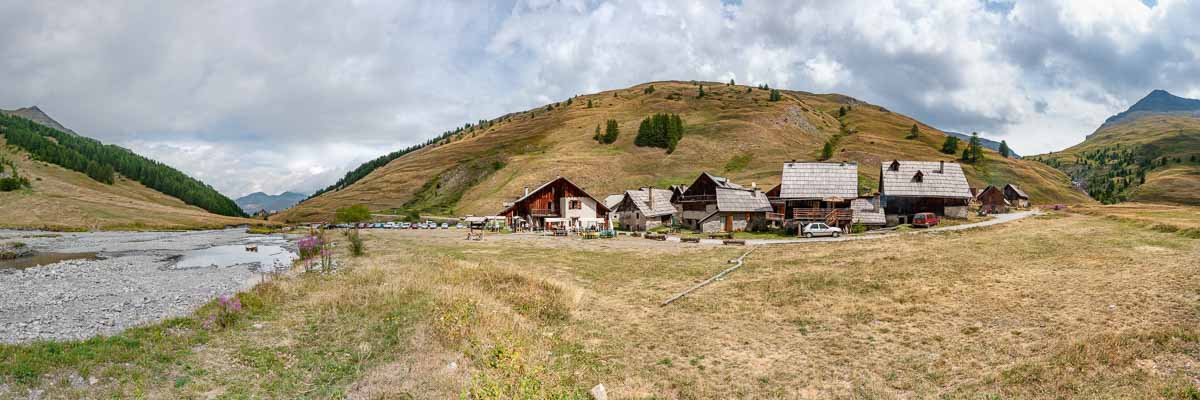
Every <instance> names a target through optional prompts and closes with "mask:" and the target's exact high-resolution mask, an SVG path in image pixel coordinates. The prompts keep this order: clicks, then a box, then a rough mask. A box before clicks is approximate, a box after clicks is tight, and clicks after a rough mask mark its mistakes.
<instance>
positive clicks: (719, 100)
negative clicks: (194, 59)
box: [273, 81, 1089, 222]
mask: <svg viewBox="0 0 1200 400" xmlns="http://www.w3.org/2000/svg"><path fill="white" fill-rule="evenodd" d="M699 84H703V85H704V91H705V93H706V95H705V96H704V97H703V98H700V97H697V95H698V94H699V86H698V85H699ZM650 86H653V87H654V88H655V90H654V91H653V92H652V93H646V89H647V88H649V87H650ZM769 95H770V92H769V91H767V90H760V89H750V88H749V87H747V86H729V85H726V84H723V83H716V82H699V83H692V82H678V81H671V82H651V83H645V84H640V85H636V86H633V87H629V88H625V89H618V90H610V91H604V92H600V93H593V94H586V95H581V96H579V97H576V98H574V99H573V101H572V103H571V105H565V101H564V102H561V103H560V106H559V107H557V108H555V109H553V110H547V109H546V107H539V108H536V109H532V110H527V111H524V112H519V113H514V114H511V115H509V116H508V117H506V118H502V119H499V120H497V122H495V123H493V124H491V125H489V126H488V127H487V128H486V129H480V130H476V131H472V132H470V133H466V134H464V135H463V137H462V138H459V139H455V140H452V141H450V142H449V143H446V144H441V145H437V146H433V147H426V148H424V149H421V150H418V151H416V152H413V153H410V154H407V155H405V156H403V157H400V158H399V159H396V160H394V161H392V162H391V163H389V164H388V165H386V166H384V167H381V168H379V169H377V170H375V171H374V172H372V173H371V174H369V175H367V176H366V177H365V178H363V179H362V180H360V181H358V182H357V183H355V184H353V185H351V186H350V187H348V188H345V189H343V190H340V191H336V192H330V193H325V194H323V195H321V196H318V197H315V198H313V199H310V200H308V201H305V202H303V203H301V204H300V205H298V206H297V207H295V208H292V209H290V210H287V211H286V212H283V213H281V214H279V215H277V216H275V217H273V219H275V220H279V221H293V222H295V221H313V220H331V219H332V218H331V215H332V214H333V212H334V210H335V209H336V208H338V207H345V206H348V205H353V204H365V205H367V206H368V207H370V208H371V209H372V210H376V211H384V210H389V209H393V208H399V207H402V206H404V205H405V203H407V202H409V201H410V200H412V199H413V198H414V197H416V196H417V195H418V193H420V192H421V191H422V190H423V188H426V187H433V188H436V190H434V191H435V192H437V196H432V197H436V198H438V200H437V202H440V203H442V204H441V205H444V206H447V207H449V208H452V212H450V213H451V214H457V215H465V214H475V215H487V214H491V213H495V212H497V211H499V210H500V209H501V208H502V206H501V204H502V203H503V202H504V201H511V200H513V199H514V198H516V197H518V196H519V195H520V194H521V193H523V191H522V188H523V187H526V186H529V187H536V186H538V185H540V184H542V183H544V182H546V181H548V180H550V179H552V178H554V177H555V176H557V175H561V176H565V177H569V178H570V179H571V180H572V181H574V182H576V183H577V184H579V185H581V186H582V187H584V189H585V190H587V191H589V193H591V194H592V195H594V196H604V195H608V194H613V193H621V192H623V191H624V190H627V189H633V188H638V187H643V186H647V185H653V186H657V187H666V186H667V185H670V184H677V183H690V182H692V181H693V180H694V179H695V178H696V176H697V175H699V174H700V172H703V171H708V172H711V173H714V174H717V175H722V176H728V177H730V178H732V179H734V180H735V181H736V182H738V183H741V184H745V185H749V184H750V183H751V182H757V183H758V184H759V185H760V186H761V187H763V188H764V190H765V189H769V188H770V187H771V186H772V185H775V184H777V183H779V175H780V171H781V169H782V165H783V163H784V162H786V161H788V160H815V159H817V157H819V156H820V152H821V147H822V145H823V144H824V143H825V141H826V140H827V139H829V138H830V137H832V136H834V135H837V134H839V132H840V131H841V129H842V122H841V121H839V119H838V118H837V114H838V109H839V108H841V107H847V108H848V109H849V110H850V111H849V112H848V113H847V115H846V117H845V118H844V121H845V123H846V126H847V129H848V130H850V131H853V133H850V134H847V135H844V137H842V139H841V140H840V141H839V142H838V146H837V150H836V151H835V153H834V157H833V158H832V160H833V161H856V162H858V163H860V168H859V172H860V174H861V183H862V186H863V189H864V190H870V189H873V188H875V187H877V186H878V179H879V166H880V163H881V160H891V159H894V158H899V159H919V160H946V161H954V160H955V159H956V156H957V155H946V154H942V153H941V152H939V149H940V148H941V146H942V142H943V141H944V140H945V135H944V134H943V133H942V132H940V131H938V130H937V129H935V128H934V127H931V126H927V125H924V124H922V123H920V122H918V121H916V120H914V119H912V118H909V117H907V116H904V115H900V114H896V113H893V112H891V111H888V110H886V109H884V108H882V107H878V106H875V105H871V104H867V103H864V102H860V101H858V100H855V99H852V98H849V97H845V96H841V95H836V94H812V93H806V92H799V91H784V92H783V95H782V100H780V101H776V102H772V101H769V100H768V97H769ZM588 102H591V103H592V107H591V108H589V107H588V106H587V103H588ZM661 112H669V113H678V114H679V115H680V116H681V118H683V120H684V122H685V123H686V125H687V127H688V128H687V133H686V135H685V136H684V138H683V139H682V140H681V141H680V142H679V147H678V148H677V149H676V151H675V152H674V153H672V154H669V155H668V154H666V152H665V151H664V150H663V149H659V148H649V147H637V146H635V145H634V138H635V137H636V136H637V130H638V125H639V123H640V122H641V120H642V119H643V118H645V117H647V116H650V115H652V114H654V113H661ZM608 119H614V120H616V121H617V122H618V125H619V127H620V132H621V134H620V137H619V138H618V139H617V141H616V142H615V143H613V144H610V145H603V144H599V143H597V142H596V141H595V140H593V139H592V135H593V133H594V132H595V128H596V127H597V126H598V125H604V124H605V121H606V120H608ZM913 124H917V125H918V126H919V127H920V130H921V135H919V137H918V138H917V139H906V138H905V136H906V135H907V134H908V132H909V128H910V127H911V126H912V125H913ZM963 147H965V144H964V145H963ZM987 154H988V159H989V161H988V162H987V163H985V164H983V165H981V166H978V167H976V166H967V167H966V168H965V170H966V173H967V177H968V179H969V180H970V181H971V182H972V184H974V185H976V186H979V187H983V186H986V185H987V184H988V183H993V184H999V185H1003V184H1005V183H1016V184H1019V185H1020V186H1021V187H1022V188H1024V190H1025V191H1026V192H1028V193H1029V195H1030V196H1032V198H1033V201H1034V202H1035V203H1038V204H1053V203H1070V204H1074V203H1082V202H1087V201H1089V200H1088V199H1087V197H1086V196H1085V195H1082V194H1080V193H1079V192H1077V191H1075V190H1074V189H1072V188H1071V186H1070V181H1069V179H1068V177H1067V176H1066V174H1064V173H1062V172H1060V171H1058V170H1055V169H1053V168H1051V167H1049V166H1046V165H1044V164H1041V163H1038V162H1034V161H1024V160H1013V159H1001V158H1000V156H999V155H998V154H996V153H995V152H993V151H991V150H987ZM497 163H498V164H497ZM489 165H496V166H500V167H501V168H499V169H498V170H495V171H492V170H490V169H488V168H486V166H489ZM467 177H475V178H477V179H475V180H477V182H474V180H472V179H467ZM435 179H436V180H437V181H436V185H429V186H427V183H430V182H434V180H435ZM472 182H473V183H472ZM426 195H430V193H426ZM456 196H457V197H456Z"/></svg>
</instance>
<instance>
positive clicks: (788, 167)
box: [767, 161, 858, 226]
mask: <svg viewBox="0 0 1200 400" xmlns="http://www.w3.org/2000/svg"><path fill="white" fill-rule="evenodd" d="M767 197H768V198H769V199H770V201H771V206H772V208H773V214H772V215H770V217H771V218H772V219H776V218H782V219H783V220H784V221H786V222H787V223H797V224H806V223H810V222H824V223H826V224H828V225H830V226H848V225H850V224H851V223H853V220H854V209H853V208H851V203H852V202H853V201H854V200H855V199H857V198H858V164H856V163H846V162H842V163H829V162H794V161H793V162H788V163H784V164H783V176H782V182H781V183H780V184H779V186H776V187H774V188H772V189H771V190H770V191H768V192H767Z"/></svg>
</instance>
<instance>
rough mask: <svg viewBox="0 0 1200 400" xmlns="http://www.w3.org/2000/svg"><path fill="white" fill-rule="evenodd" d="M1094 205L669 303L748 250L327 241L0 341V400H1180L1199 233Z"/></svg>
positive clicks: (920, 237)
mask: <svg viewBox="0 0 1200 400" xmlns="http://www.w3.org/2000/svg"><path fill="white" fill-rule="evenodd" d="M1093 214H1094V213H1085V212H1073V211H1072V212H1055V213H1050V214H1047V215H1042V216H1038V217H1033V218H1026V219H1023V220H1020V221H1016V222H1011V223H1006V224H1002V225H996V226H991V227H986V228H978V229H970V230H965V231H956V232H939V233H921V234H901V235H893V236H889V237H886V238H882V239H877V240H860V241H848V242H837V243H808V244H791V245H774V246H764V247H760V248H757V249H756V250H755V251H754V252H753V253H751V254H750V255H749V256H747V257H746V259H745V262H746V264H745V266H743V267H742V268H741V269H739V270H737V271H735V272H733V273H731V274H730V275H728V276H727V277H725V279H723V280H720V281H717V282H715V283H714V284H712V285H709V286H707V287H705V288H703V289H701V290H699V291H696V292H693V293H692V294H690V295H689V296H687V297H685V298H684V299H682V300H680V301H677V302H675V303H672V304H671V305H668V306H660V303H662V301H663V300H665V299H666V298H668V297H670V296H672V295H674V294H675V293H678V292H680V291H682V290H684V289H686V288H688V287H690V286H692V285H694V284H695V283H697V282H700V281H702V280H705V279H707V278H708V277H709V276H712V275H713V274H715V273H717V272H718V271H721V270H723V269H725V268H728V266H729V265H730V264H729V262H728V261H729V260H730V259H733V258H736V257H738V256H740V255H742V254H743V253H745V252H746V251H747V250H748V248H746V247H741V246H711V245H694V244H680V243H669V242H658V241H650V240H645V239H637V238H630V237H620V238H618V239H613V240H578V239H563V238H548V237H530V236H522V235H490V236H487V237H486V238H485V240H483V241H478V242H477V241H465V240H463V237H464V236H465V234H464V233H462V232H459V231H454V230H448V231H369V232H368V231H364V232H363V233H362V238H363V241H364V243H365V247H366V249H365V251H366V253H365V255H364V256H362V257H351V256H350V255H349V253H348V249H347V248H348V247H349V246H347V245H346V243H345V237H344V236H343V235H329V237H330V238H332V239H334V240H338V241H339V243H338V245H337V249H338V250H337V254H336V256H335V257H336V259H337V260H338V262H339V263H340V264H339V269H338V272H335V273H329V274H319V273H309V274H293V275H288V276H281V277H278V278H276V279H274V280H273V281H271V282H269V283H266V284H261V285H259V286H258V287H257V288H256V289H254V290H252V291H250V292H247V293H244V294H242V295H240V296H239V300H240V304H239V311H238V312H237V314H236V316H235V317H233V318H230V319H229V321H230V323H229V324H228V325H227V326H225V327H221V328H214V327H212V326H207V327H206V326H205V325H206V324H205V321H206V320H207V319H209V318H211V317H210V316H211V315H214V313H219V311H220V310H221V307H222V305H221V304H217V303H216V302H214V303H213V304H210V305H209V306H206V307H205V308H203V309H201V310H199V311H197V313H196V315H195V316H194V317H189V318H181V319H176V320H171V321H166V322H163V323H160V324H155V325H151V326H147V327H143V328H138V329H134V330H130V331H127V332H126V333H124V334H122V335H118V336H114V337H110V338H97V339H92V340H89V341H85V342H68V343H36V344H28V345H18V346H0V384H3V385H4V386H3V387H2V389H0V396H21V397H23V396H24V395H25V393H26V392H25V391H27V390H29V389H31V388H33V389H39V390H46V391H47V392H46V394H47V395H49V396H51V397H62V398H83V397H87V398H95V397H113V396H115V397H147V398H246V397H274V398H341V397H350V398H396V399H407V398H454V397H466V398H484V399H511V398H562V399H570V398H587V396H588V395H587V391H588V390H589V389H591V388H592V387H593V386H595V385H597V384H603V385H604V386H605V387H606V388H607V391H608V394H609V397H610V398H621V399H624V398H642V399H650V398H658V399H702V398H858V399H890V398H970V399H978V398H1006V399H1007V398H1088V399H1094V398H1175V399H1194V398H1197V397H1198V396H1200V389H1198V382H1200V381H1198V379H1200V328H1198V327H1200V325H1198V323H1200V306H1198V304H1200V303H1198V300H1200V269H1198V268H1197V265H1196V263H1195V260H1196V259H1200V240H1196V239H1192V238H1189V237H1186V236H1183V235H1179V234H1176V233H1168V232H1162V231H1159V230H1155V229H1151V228H1149V227H1148V226H1146V225H1145V224H1140V223H1135V222H1131V221H1129V220H1126V219H1120V218H1116V217H1114V218H1110V217H1107V216H1105V215H1100V214H1095V215H1093ZM93 380H94V383H93V382H91V381H93ZM80 382H82V383H80ZM4 390H7V391H8V392H7V393H5V392H4Z"/></svg>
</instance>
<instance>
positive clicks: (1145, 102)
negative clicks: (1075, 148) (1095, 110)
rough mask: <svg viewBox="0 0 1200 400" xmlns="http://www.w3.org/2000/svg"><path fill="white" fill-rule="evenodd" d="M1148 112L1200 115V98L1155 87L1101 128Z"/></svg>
mask: <svg viewBox="0 0 1200 400" xmlns="http://www.w3.org/2000/svg"><path fill="white" fill-rule="evenodd" d="M1147 113H1151V114H1163V113H1180V114H1183V115H1187V114H1191V115H1194V116H1200V100H1197V99H1189V98H1186V97H1179V96H1176V95H1173V94H1171V93H1170V92H1168V91H1166V90H1163V89H1154V90H1152V91H1150V93H1149V94H1147V95H1146V96H1145V97H1142V98H1141V99H1140V100H1138V101H1137V102H1136V103H1133V105H1132V106H1129V109H1126V110H1125V111H1122V112H1120V113H1117V114H1116V115H1113V116H1111V117H1108V118H1107V119H1105V120H1104V123H1103V124H1101V125H1100V128H1105V127H1108V126H1111V125H1115V124H1118V123H1121V122H1124V121H1128V120H1132V119H1136V118H1137V117H1138V116H1140V115H1145V114H1147ZM1097 130H1099V129H1097Z"/></svg>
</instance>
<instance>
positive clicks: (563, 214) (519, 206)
mask: <svg viewBox="0 0 1200 400" xmlns="http://www.w3.org/2000/svg"><path fill="white" fill-rule="evenodd" d="M499 215H501V216H503V217H504V218H505V219H506V221H507V222H508V225H509V226H511V227H513V229H515V230H585V229H610V228H611V226H610V225H609V222H608V221H609V220H608V216H609V209H608V207H606V206H605V205H604V204H603V203H601V202H599V201H596V198H594V197H592V196H591V195H589V194H588V193H587V192H585V191H583V189H581V188H579V186H578V185H576V184H574V183H572V182H571V181H570V180H568V179H567V178H564V177H561V176H560V177H557V178H554V179H553V180H551V181H549V182H546V183H545V184H543V185H542V186H539V187H538V188H537V189H534V190H532V191H531V190H529V188H526V189H525V195H524V196H521V198H519V199H517V200H515V201H513V202H512V204H511V205H509V206H507V207H506V208H505V209H504V211H501V212H500V214H499Z"/></svg>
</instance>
